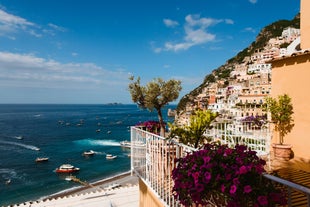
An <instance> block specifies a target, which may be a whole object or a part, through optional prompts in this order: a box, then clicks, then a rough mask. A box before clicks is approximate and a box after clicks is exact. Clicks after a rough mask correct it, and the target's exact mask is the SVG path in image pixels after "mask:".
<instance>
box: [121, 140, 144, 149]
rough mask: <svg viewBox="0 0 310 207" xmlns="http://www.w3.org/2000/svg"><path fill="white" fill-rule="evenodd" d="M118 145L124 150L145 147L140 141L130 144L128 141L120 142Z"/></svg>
mask: <svg viewBox="0 0 310 207" xmlns="http://www.w3.org/2000/svg"><path fill="white" fill-rule="evenodd" d="M120 145H121V147H124V148H131V147H134V148H139V147H145V144H144V143H143V142H142V141H135V142H130V141H127V140H125V141H121V142H120Z"/></svg>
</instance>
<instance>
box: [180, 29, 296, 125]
mask: <svg viewBox="0 0 310 207" xmlns="http://www.w3.org/2000/svg"><path fill="white" fill-rule="evenodd" d="M299 42H300V30H299V29H296V28H292V27H288V28H285V29H284V30H283V32H282V35H281V36H280V37H277V38H272V39H270V40H269V41H268V43H267V45H266V46H265V47H264V48H263V49H260V50H257V51H255V52H254V54H252V55H251V56H250V57H245V58H244V60H243V62H242V63H240V64H234V65H233V66H232V68H231V73H230V78H229V80H223V79H219V78H218V77H216V76H215V78H216V80H217V81H215V82H214V83H209V84H208V85H207V86H206V87H204V88H203V90H202V92H201V93H200V94H199V95H198V96H196V98H195V100H194V103H190V104H188V105H187V107H186V113H184V114H182V115H181V116H179V117H176V120H177V121H178V123H180V124H186V123H187V121H188V118H189V115H190V114H191V112H192V111H193V110H196V109H202V110H205V109H210V110H212V111H214V112H218V113H219V114H220V116H221V118H222V120H223V119H224V120H226V121H230V122H240V121H242V120H244V119H245V118H247V117H257V116H259V117H263V116H265V112H264V110H263V107H262V106H263V104H264V101H265V97H266V96H268V95H269V94H270V93H271V78H272V73H271V63H268V61H271V60H272V59H274V58H277V57H282V56H286V55H288V54H294V51H295V48H296V46H298V45H299ZM283 45H286V46H287V47H283V48H281V46H283ZM227 81H228V84H227ZM225 82H226V84H225Z"/></svg>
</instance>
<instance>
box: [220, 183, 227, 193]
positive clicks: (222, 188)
mask: <svg viewBox="0 0 310 207" xmlns="http://www.w3.org/2000/svg"><path fill="white" fill-rule="evenodd" d="M225 188H226V187H225V185H223V184H222V185H221V191H222V193H224V192H225Z"/></svg>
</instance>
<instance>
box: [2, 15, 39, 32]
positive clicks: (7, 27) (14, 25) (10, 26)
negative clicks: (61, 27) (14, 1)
mask: <svg viewBox="0 0 310 207" xmlns="http://www.w3.org/2000/svg"><path fill="white" fill-rule="evenodd" d="M34 27H36V25H35V24H34V23H32V22H29V21H27V20H26V19H24V18H22V17H19V16H15V15H12V14H9V13H7V12H5V11H4V10H1V9H0V36H5V35H8V36H10V34H12V33H16V32H18V31H19V30H22V31H26V32H28V33H29V34H31V35H34V36H37V35H38V34H36V33H35V32H34V31H33V30H29V28H34Z"/></svg>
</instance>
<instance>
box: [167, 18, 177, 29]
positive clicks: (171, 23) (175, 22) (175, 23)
mask: <svg viewBox="0 0 310 207" xmlns="http://www.w3.org/2000/svg"><path fill="white" fill-rule="evenodd" d="M164 24H165V25H166V26H167V27H176V26H178V25H179V23H178V22H177V21H173V20H171V19H164Z"/></svg>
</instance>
